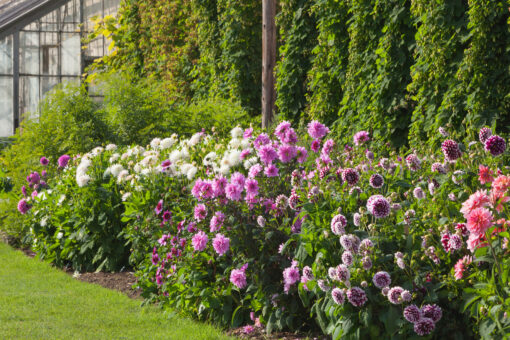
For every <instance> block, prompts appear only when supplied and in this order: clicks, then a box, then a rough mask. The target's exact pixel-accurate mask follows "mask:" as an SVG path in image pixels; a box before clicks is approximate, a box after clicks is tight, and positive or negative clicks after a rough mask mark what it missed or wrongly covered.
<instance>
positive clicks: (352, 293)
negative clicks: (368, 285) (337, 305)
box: [347, 287, 367, 307]
mask: <svg viewBox="0 0 510 340" xmlns="http://www.w3.org/2000/svg"><path fill="white" fill-rule="evenodd" d="M347 300H349V302H350V303H351V304H352V305H353V306H356V307H361V306H363V305H364V304H365V302H367V295H366V294H365V291H364V290H363V289H361V288H359V287H352V288H351V289H349V290H348V291H347Z"/></svg>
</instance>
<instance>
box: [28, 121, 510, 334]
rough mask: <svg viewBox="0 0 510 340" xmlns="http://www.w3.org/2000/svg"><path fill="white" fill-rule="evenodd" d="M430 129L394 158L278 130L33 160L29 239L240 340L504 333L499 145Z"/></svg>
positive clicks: (503, 189) (314, 132) (503, 191)
mask: <svg viewBox="0 0 510 340" xmlns="http://www.w3.org/2000/svg"><path fill="white" fill-rule="evenodd" d="M439 133H441V134H442V135H443V136H444V142H443V143H442V145H440V146H439V145H438V148H437V150H430V149H423V150H408V151H407V152H405V153H402V154H399V153H397V152H396V151H394V150H391V149H390V148H389V147H388V145H387V144H386V143H385V141H378V140H376V139H373V138H372V136H370V134H369V133H368V132H366V131H360V132H357V133H356V134H355V135H354V136H353V141H352V143H350V144H349V145H339V144H338V142H336V141H335V139H333V138H330V137H329V135H330V134H329V129H328V127H326V126H324V125H323V124H321V123H319V122H317V121H313V122H311V123H310V124H309V125H308V128H307V130H306V131H301V132H300V131H296V130H295V129H294V128H293V127H292V126H291V124H290V123H288V122H281V123H280V124H279V125H278V126H277V127H276V128H275V130H274V131H273V132H272V133H270V134H268V133H255V131H254V130H253V129H252V128H247V129H242V128H240V127H237V128H234V129H233V130H232V131H231V138H230V139H229V140H220V139H219V138H217V137H216V136H215V134H214V131H212V132H211V133H206V132H205V131H202V132H199V133H196V134H195V135H193V136H192V137H191V138H188V139H186V138H179V137H178V136H175V135H174V136H172V137H169V138H164V139H154V140H153V141H152V142H151V143H150V145H148V146H146V147H142V146H130V147H119V146H116V145H111V144H110V145H106V146H105V147H97V148H95V149H94V150H92V151H90V152H89V153H87V154H84V155H74V156H72V157H70V156H68V155H63V156H62V157H60V158H59V159H58V160H48V159H46V158H44V157H43V158H42V159H41V166H40V168H38V169H34V171H33V172H32V173H30V174H29V175H28V177H27V185H26V186H24V187H23V188H22V190H21V191H22V194H21V195H22V196H23V197H22V198H21V199H20V201H19V204H18V208H19V211H20V213H21V214H24V225H25V228H26V235H27V236H26V240H25V241H27V242H30V243H31V244H32V247H33V248H34V250H36V251H37V252H38V253H39V256H40V257H42V258H45V259H47V260H49V261H51V262H53V263H55V264H56V265H58V266H63V265H72V266H73V268H75V269H77V270H96V269H100V270H101V269H102V270H118V269H120V268H122V267H123V266H126V265H128V264H129V265H130V266H132V267H134V268H135V269H136V270H137V277H138V285H139V286H140V287H141V288H142V289H143V296H144V297H145V298H146V301H148V302H159V303H161V304H162V305H164V306H169V307H171V308H174V309H177V310H179V311H182V312H183V313H185V314H189V315H193V316H196V317H198V318H200V319H207V320H210V321H212V322H214V323H217V324H221V325H223V326H225V327H238V326H244V327H245V328H244V331H245V332H246V333H250V332H253V331H254V330H255V329H256V328H262V327H263V328H264V329H265V331H267V332H271V331H272V330H276V329H290V330H293V331H312V332H322V333H324V334H329V335H331V336H332V337H333V338H334V339H338V338H342V339H351V338H353V339H354V338H356V339H366V338H373V337H383V338H392V339H412V338H423V337H429V338H444V337H452V338H458V339H466V338H475V337H483V338H494V337H506V336H508V334H510V319H509V318H508V312H510V288H509V285H508V273H509V269H510V260H509V257H508V254H509V250H508V242H509V239H510V235H509V233H508V225H509V224H510V217H509V209H508V201H509V200H510V197H509V194H508V190H509V187H510V176H508V172H509V168H508V167H507V166H505V165H506V164H508V155H507V152H506V142H505V139H504V138H502V137H500V136H497V135H493V133H492V131H491V130H490V129H488V128H483V129H482V130H481V131H480V132H479V136H478V139H479V140H477V141H471V142H469V143H466V145H464V144H462V143H458V142H456V141H455V140H456V139H457V140H460V137H458V136H457V138H456V135H455V131H447V129H444V128H441V129H440V131H439ZM449 134H450V135H449ZM402 152H403V151H402Z"/></svg>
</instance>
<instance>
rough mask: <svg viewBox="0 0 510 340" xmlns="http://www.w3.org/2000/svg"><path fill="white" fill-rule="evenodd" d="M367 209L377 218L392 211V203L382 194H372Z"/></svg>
mask: <svg viewBox="0 0 510 340" xmlns="http://www.w3.org/2000/svg"><path fill="white" fill-rule="evenodd" d="M367 209H368V211H369V212H370V213H371V214H372V215H374V217H375V218H383V217H386V216H388V215H389V214H390V211H391V207H390V203H389V202H388V200H387V199H386V198H384V197H383V196H381V195H374V196H371V197H370V198H369V199H368V201H367Z"/></svg>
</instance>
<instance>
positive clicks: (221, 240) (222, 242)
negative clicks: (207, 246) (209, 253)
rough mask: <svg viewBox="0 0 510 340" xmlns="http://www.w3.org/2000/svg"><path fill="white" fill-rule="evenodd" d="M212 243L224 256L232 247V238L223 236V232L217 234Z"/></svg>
mask: <svg viewBox="0 0 510 340" xmlns="http://www.w3.org/2000/svg"><path fill="white" fill-rule="evenodd" d="M212 244H213V248H214V250H215V251H216V253H217V254H218V255H220V256H222V255H223V254H225V253H226V252H227V251H228V249H229V247H230V239H229V238H227V237H225V236H223V235H222V234H216V236H215V237H214V239H213V241H212Z"/></svg>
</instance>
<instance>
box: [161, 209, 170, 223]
mask: <svg viewBox="0 0 510 340" xmlns="http://www.w3.org/2000/svg"><path fill="white" fill-rule="evenodd" d="M171 219H172V213H171V212H170V211H168V210H165V212H164V213H163V222H168V221H170V220H171Z"/></svg>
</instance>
